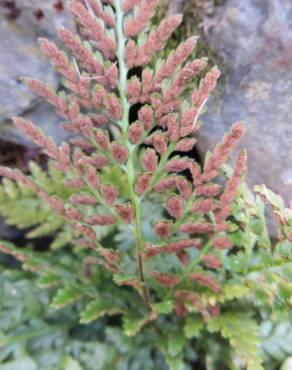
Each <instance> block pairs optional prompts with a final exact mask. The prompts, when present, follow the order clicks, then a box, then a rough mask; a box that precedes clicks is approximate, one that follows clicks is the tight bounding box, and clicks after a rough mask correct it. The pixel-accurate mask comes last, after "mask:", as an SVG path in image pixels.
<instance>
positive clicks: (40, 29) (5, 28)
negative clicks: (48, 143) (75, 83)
mask: <svg viewBox="0 0 292 370" xmlns="http://www.w3.org/2000/svg"><path fill="white" fill-rule="evenodd" d="M38 3H39V4H37V2H36V1H28V0H22V1H16V6H17V7H19V8H20V9H21V13H20V15H19V17H17V18H16V19H14V20H9V19H8V18H7V9H6V10H5V8H2V7H0V39H1V42H0V102H1V105H0V137H1V138H5V139H7V140H10V141H16V142H18V143H21V144H27V145H28V141H27V140H25V139H24V138H23V136H22V135H20V134H19V133H18V132H17V131H16V128H15V127H14V126H13V124H12V122H11V120H10V118H11V117H12V116H15V115H21V116H23V115H24V116H28V117H29V118H31V119H32V120H33V121H34V123H35V124H36V125H38V126H40V127H41V128H43V129H44V131H47V132H49V133H50V134H52V135H53V136H54V137H55V138H57V141H60V138H61V137H62V136H63V132H62V131H61V130H60V128H59V121H57V120H56V117H55V115H53V114H52V112H51V110H50V109H49V107H48V106H47V105H44V107H42V108H40V107H39V103H40V100H39V99H38V98H36V96H35V95H34V94H33V93H32V92H31V91H30V90H29V89H27V88H26V87H25V86H23V85H22V83H20V81H19V79H20V77H23V76H26V77H32V78H38V79H40V80H42V81H44V82H45V83H48V84H49V85H51V86H53V87H54V88H56V87H57V86H58V84H59V79H58V76H57V74H56V73H55V72H54V70H53V68H52V66H51V64H50V63H49V62H48V61H47V60H46V59H45V58H44V57H43V56H42V54H41V52H40V50H39V46H38V42H37V38H38V37H49V38H50V39H54V38H55V37H56V29H57V28H58V27H59V26H61V25H63V24H64V23H67V24H69V23H70V18H69V16H68V13H65V12H62V14H61V13H57V12H56V11H55V10H54V9H53V7H52V4H53V3H54V2H53V1H46V2H38ZM37 7H38V8H41V9H42V10H43V12H44V15H45V17H44V18H43V19H42V20H41V21H38V20H37V19H36V18H35V16H34V11H35V9H36V8H37ZM42 104H45V103H42ZM40 112H42V114H43V116H41V115H40Z"/></svg>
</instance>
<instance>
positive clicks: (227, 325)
mask: <svg viewBox="0 0 292 370" xmlns="http://www.w3.org/2000/svg"><path fill="white" fill-rule="evenodd" d="M208 330H210V331H211V332H221V334H222V336H223V337H224V338H227V339H229V341H230V344H231V346H232V347H233V348H234V349H235V351H236V352H237V354H238V355H239V356H240V357H241V358H242V359H243V360H244V362H245V363H246V365H247V369H248V370H264V368H263V367H262V365H261V363H262V359H261V358H260V356H259V352H258V351H259V345H260V338H259V328H258V326H257V324H256V322H255V321H254V320H252V319H251V318H250V317H248V316H247V314H245V313H235V312H228V313H223V314H222V315H220V316H216V317H212V318H211V319H210V320H209V322H208Z"/></svg>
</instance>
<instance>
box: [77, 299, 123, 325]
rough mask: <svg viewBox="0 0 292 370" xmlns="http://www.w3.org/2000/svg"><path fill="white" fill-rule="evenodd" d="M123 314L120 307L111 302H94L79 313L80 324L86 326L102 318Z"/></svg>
mask: <svg viewBox="0 0 292 370" xmlns="http://www.w3.org/2000/svg"><path fill="white" fill-rule="evenodd" d="M121 313H123V310H122V309H121V308H120V307H117V306H115V305H114V304H113V302H110V301H105V300H102V299H101V300H95V301H92V302H90V303H88V304H87V306H86V307H85V309H84V310H83V311H82V312H81V313H80V322H81V324H88V323H90V322H92V321H94V320H97V319H99V318H101V317H103V316H112V315H117V314H121Z"/></svg>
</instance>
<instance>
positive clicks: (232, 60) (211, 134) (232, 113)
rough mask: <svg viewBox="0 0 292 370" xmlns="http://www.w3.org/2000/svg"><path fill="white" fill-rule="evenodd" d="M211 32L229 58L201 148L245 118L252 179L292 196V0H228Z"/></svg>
mask: <svg viewBox="0 0 292 370" xmlns="http://www.w3.org/2000/svg"><path fill="white" fill-rule="evenodd" d="M216 9H217V10H216V11H217V14H216V17H215V22H214V23H215V24H216V26H215V27H213V28H212V30H211V31H210V33H209V34H208V35H207V40H208V43H209V44H210V45H211V47H213V48H215V49H217V51H218V53H219V54H220V56H221V57H223V58H224V60H225V63H226V66H227V68H226V70H225V71H223V79H222V80H223V81H222V83H221V93H220V84H219V94H218V96H216V95H215V96H214V97H213V99H212V101H210V102H209V105H208V112H207V113H206V114H205V115H204V116H203V117H202V121H203V122H204V126H203V128H202V129H201V130H200V140H199V141H198V142H199V150H200V151H201V152H205V151H206V150H207V149H212V148H213V147H214V146H215V144H216V142H218V141H219V140H220V139H221V138H222V136H223V135H224V133H225V132H226V131H228V129H229V127H230V125H231V124H232V123H233V122H235V121H244V122H245V123H246V126H247V131H248V132H247V135H246V138H245V139H244V141H243V143H242V146H244V147H247V149H248V157H249V170H248V181H249V183H250V184H260V183H265V184H266V185H267V186H269V187H270V188H271V189H272V190H274V191H276V192H278V193H279V194H281V195H282V196H284V198H285V199H286V201H289V200H291V199H292V2H291V0H226V1H225V3H224V5H223V6H221V7H218V8H216Z"/></svg>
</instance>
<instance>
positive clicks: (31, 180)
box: [0, 0, 292, 370]
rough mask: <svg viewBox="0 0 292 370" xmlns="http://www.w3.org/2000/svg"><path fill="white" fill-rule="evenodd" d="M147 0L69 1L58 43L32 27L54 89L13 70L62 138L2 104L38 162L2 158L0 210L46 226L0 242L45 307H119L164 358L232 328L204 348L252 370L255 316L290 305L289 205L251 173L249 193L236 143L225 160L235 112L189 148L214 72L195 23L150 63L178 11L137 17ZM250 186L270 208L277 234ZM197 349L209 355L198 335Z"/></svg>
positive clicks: (96, 312) (257, 363)
mask: <svg viewBox="0 0 292 370" xmlns="http://www.w3.org/2000/svg"><path fill="white" fill-rule="evenodd" d="M157 3H158V2H157V0H151V1H150V0H149V1H148V0H142V1H136V0H123V1H120V0H115V1H114V0H112V1H111V0H107V1H104V2H99V1H97V0H88V1H84V2H82V1H79V0H72V1H71V2H70V4H69V7H70V10H71V12H72V14H73V16H74V17H75V19H76V21H77V23H78V24H79V26H80V27H79V31H80V35H78V36H76V35H74V34H73V33H72V32H71V31H69V30H66V29H61V30H60V31H59V36H60V38H61V41H62V43H63V45H64V48H65V51H62V50H60V49H59V48H58V47H57V46H56V45H55V44H54V43H52V42H50V41H48V40H46V39H41V40H40V45H41V49H42V51H43V52H44V54H45V55H46V56H47V57H48V58H49V59H50V60H51V61H52V63H53V64H54V65H55V67H56V69H57V70H58V72H59V73H60V75H61V76H62V86H61V88H60V91H57V92H55V91H53V90H52V89H51V87H50V86H46V85H44V84H43V83H42V82H41V81H38V80H33V79H24V82H25V83H26V84H27V85H28V86H29V87H30V88H31V89H32V90H33V91H34V92H35V93H36V94H37V95H39V96H41V97H43V98H45V99H46V100H47V101H48V102H49V103H50V104H51V105H52V106H53V107H54V108H55V109H56V112H57V114H58V115H60V116H61V117H62V118H63V119H64V120H65V122H64V127H65V128H66V129H67V130H68V131H69V132H70V133H72V134H73V137H72V139H70V140H69V141H68V142H65V143H62V144H61V145H60V146H57V145H56V144H55V143H54V141H53V140H52V138H49V137H47V136H46V135H44V133H43V132H42V131H41V130H40V129H38V128H37V127H36V126H35V125H34V124H33V123H32V122H30V121H26V120H24V119H22V118H19V117H17V118H14V122H15V124H16V125H17V127H18V128H19V129H20V130H22V131H23V132H24V133H25V134H26V135H27V136H28V137H30V138H31V139H32V140H33V141H34V142H35V143H36V144H38V145H39V146H40V147H41V148H42V149H43V151H44V152H45V153H46V154H47V155H48V156H49V157H50V161H49V165H48V171H47V172H46V171H44V170H42V169H41V168H39V167H38V166H36V165H35V164H31V165H30V174H29V175H27V174H23V173H22V172H20V171H18V170H16V169H11V168H6V167H0V174H1V175H2V176H3V177H4V180H3V185H2V187H1V189H0V200H1V202H0V203H1V204H0V212H2V214H3V215H4V216H5V218H6V219H7V222H8V223H10V224H12V225H15V226H17V227H19V228H24V229H29V230H28V231H27V234H26V235H27V237H28V238H35V237H40V236H44V235H50V236H52V237H53V241H52V243H51V245H50V250H49V251H46V252H44V253H37V252H35V251H34V250H33V249H32V248H31V247H30V246H27V247H26V248H18V247H15V246H14V245H13V244H11V243H8V242H5V241H3V242H1V243H0V250H1V251H3V252H4V253H6V254H10V255H12V256H14V257H15V258H16V259H18V260H19V261H21V262H22V266H23V269H25V270H28V271H31V272H33V273H34V274H35V275H34V276H35V278H37V279H38V280H37V283H38V285H40V286H43V287H50V288H51V289H54V295H53V297H51V298H50V305H51V306H52V307H54V308H59V309H63V308H66V307H74V309H76V311H77V312H78V315H79V320H81V322H82V323H86V324H90V326H89V327H90V328H91V325H95V323H94V321H95V320H98V319H100V320H106V318H108V317H112V320H113V322H115V319H116V321H117V322H118V326H122V328H123V333H124V336H125V338H126V337H135V338H134V339H136V337H141V338H142V339H141V342H140V344H141V346H143V345H144V344H145V343H147V346H148V347H147V348H148V349H149V347H152V349H153V350H154V351H155V353H157V352H158V350H159V351H160V352H161V353H163V355H164V357H165V361H166V363H167V364H168V365H169V366H170V368H171V369H175V370H178V369H180V368H181V369H183V368H184V367H185V366H187V362H188V361H189V358H190V355H189V354H190V353H191V354H192V355H194V351H195V349H194V348H192V341H194V342H195V343H200V339H201V338H205V336H206V335H209V336H208V338H212V340H213V339H214V338H215V339H214V342H215V343H216V348H218V353H219V352H220V348H221V342H222V338H220V337H219V334H220V335H221V337H224V338H227V339H228V340H229V342H230V346H229V347H228V348H227V347H226V346H225V342H223V343H224V345H222V348H224V350H225V351H226V353H228V356H227V357H228V358H226V359H225V358H223V359H222V360H221V362H220V361H219V362H218V361H217V360H216V361H215V360H214V361H213V359H212V358H211V360H210V363H212V364H217V363H218V364H219V365H218V366H221V365H224V364H225V365H228V366H230V367H233V368H234V366H236V363H237V362H238V357H240V358H241V359H242V360H241V361H244V363H245V365H246V366H247V367H248V369H249V370H259V369H263V367H262V365H261V363H262V361H261V358H260V355H259V353H258V347H259V344H260V337H259V333H258V323H257V322H256V321H255V320H253V319H252V317H257V318H260V317H261V316H260V315H261V314H262V313H263V312H266V315H269V316H270V317H271V318H272V317H273V316H282V317H283V316H285V313H287V310H288V309H289V308H290V307H291V298H290V297H291V291H292V274H291V263H292V262H291V261H292V255H291V210H290V209H288V208H285V206H284V204H283V203H282V201H281V200H280V198H279V197H278V196H276V195H275V194H273V193H272V192H271V191H269V190H267V189H266V188H264V187H257V188H256V189H255V190H256V192H257V194H258V195H254V194H253V193H252V192H251V191H250V190H249V189H248V187H247V185H246V184H245V183H244V176H245V172H246V156H247V154H246V151H245V150H241V151H240V152H239V153H238V155H237V158H236V161H235V164H234V167H233V168H231V167H230V166H229V165H228V161H229V159H230V157H231V155H232V153H233V151H234V150H235V149H236V146H237V144H238V143H239V141H240V139H241V138H242V137H243V135H244V133H245V128H244V125H243V123H241V122H236V123H235V124H234V125H232V127H231V129H230V131H229V132H228V133H227V134H226V135H225V136H224V137H223V139H222V141H221V142H220V143H218V144H217V146H216V147H215V148H214V150H213V151H212V152H209V153H207V154H206V156H205V158H204V161H203V163H202V164H198V163H196V161H195V160H194V159H193V158H191V157H188V156H187V155H186V153H187V152H190V151H191V150H192V149H193V148H194V146H195V144H196V139H195V135H196V133H197V130H198V129H199V128H200V125H201V123H200V121H199V119H200V114H201V113H202V112H203V111H204V109H205V105H206V102H207V100H208V98H209V96H210V95H211V93H212V91H213V90H214V88H215V86H216V82H217V80H218V78H219V77H220V72H219V70H218V69H217V68H216V67H214V68H211V69H210V68H209V67H208V66H207V61H206V60H205V59H193V60H190V61H189V59H190V58H191V56H192V55H193V51H194V49H195V46H196V38H193V37H191V38H189V39H187V40H185V41H184V42H182V43H181V44H180V45H179V46H178V48H177V49H176V50H174V51H173V52H172V53H171V54H170V55H169V56H167V57H165V58H163V59H162V60H159V61H157V62H156V63H155V62H153V60H154V59H155V56H156V55H157V53H160V52H162V51H163V50H164V49H165V46H166V43H167V40H168V39H169V38H170V37H171V34H172V33H173V32H174V31H175V30H176V29H177V27H178V26H179V25H180V23H181V21H182V17H181V16H180V15H174V16H169V17H167V18H165V19H163V20H162V21H161V22H160V24H159V25H158V26H157V27H155V28H151V27H149V25H150V21H151V18H152V16H153V14H154V10H155V8H156V6H157ZM140 72H141V73H140ZM191 91H192V93H191V94H190V95H191V99H190V101H189V102H188V101H187V100H186V92H191ZM133 117H134V119H133ZM7 179H8V180H7ZM219 179H220V181H218V180H219ZM219 182H220V184H219ZM262 198H263V200H264V201H265V202H267V203H268V204H269V205H271V206H272V208H273V210H274V213H275V215H276V218H277V220H278V222H279V226H280V234H279V236H280V237H279V239H278V240H276V241H275V242H274V241H272V240H271V239H270V237H269V233H268V228H267V225H266V221H265V216H264V214H265V206H264V202H263V201H262ZM65 246H68V247H71V248H66V249H64V251H60V250H59V249H60V248H62V247H65ZM243 307H246V308H248V310H247V311H248V312H247V313H246V314H245V313H242V312H243V311H242V308H243ZM259 320H260V319H259ZM121 323H123V324H121ZM206 333H207V334H206ZM208 333H209V334H208ZM212 333H217V334H215V335H213V334H212ZM149 338H151V340H149ZM190 338H191V339H190ZM218 338H219V339H218ZM124 340H126V339H124ZM129 341H130V339H129ZM130 343H131V344H132V345H133V346H134V344H133V341H130ZM149 343H150V344H149ZM206 343H208V340H207V342H206ZM231 348H234V349H235V351H236V353H237V355H234V352H232V349H231ZM201 351H202V353H201V354H202V357H203V358H205V357H206V358H208V359H206V364H207V366H209V365H208V361H209V358H210V357H212V356H213V355H210V356H209V355H208V356H207V352H208V345H207V344H206V346H205V347H203V349H202V350H201ZM231 353H232V355H231ZM146 354H147V356H148V355H149V351H147V353H146ZM159 356H160V355H157V357H159ZM214 357H216V355H214ZM147 358H148V357H147ZM64 361H65V364H69V365H66V366H71V365H72V364H73V365H72V366H75V365H76V362H74V359H71V358H69V359H65V360H64ZM158 363H159V361H158ZM76 366H77V365H76ZM214 366H215V365H214ZM214 366H213V367H214ZM216 366H217V365H216ZM163 367H165V365H162V368H163ZM209 367H210V366H209ZM210 368H211V367H210ZM147 370H148V369H147Z"/></svg>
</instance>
